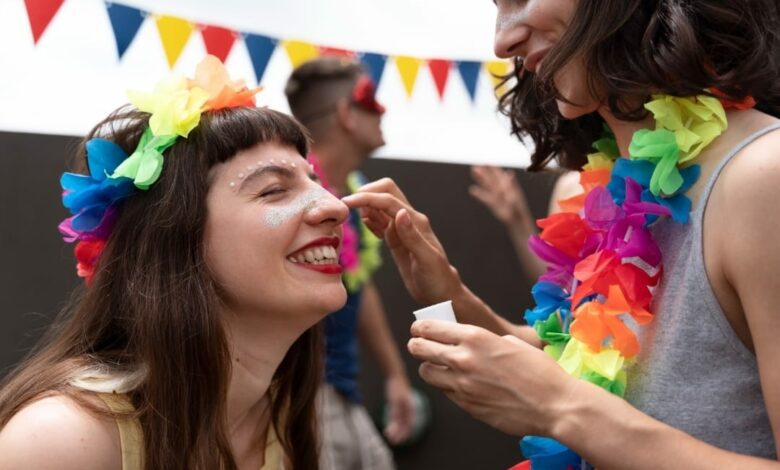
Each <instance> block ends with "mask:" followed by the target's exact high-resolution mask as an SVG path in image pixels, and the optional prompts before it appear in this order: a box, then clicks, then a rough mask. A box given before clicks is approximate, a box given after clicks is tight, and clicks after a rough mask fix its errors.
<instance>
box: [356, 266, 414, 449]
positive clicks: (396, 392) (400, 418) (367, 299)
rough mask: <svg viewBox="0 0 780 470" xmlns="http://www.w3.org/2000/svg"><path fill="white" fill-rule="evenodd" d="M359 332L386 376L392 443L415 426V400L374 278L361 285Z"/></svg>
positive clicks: (389, 433)
mask: <svg viewBox="0 0 780 470" xmlns="http://www.w3.org/2000/svg"><path fill="white" fill-rule="evenodd" d="M358 335H359V336H360V340H361V343H362V344H363V346H364V347H368V349H369V350H370V351H371V354H372V356H373V357H374V359H375V360H376V362H377V364H378V365H379V368H380V369H381V370H382V374H383V375H384V377H385V396H386V397H387V403H388V405H389V406H390V420H389V422H388V423H387V426H386V427H385V429H384V433H385V436H386V437H387V438H388V440H390V442H392V443H393V444H398V443H401V442H403V441H405V440H406V439H407V438H408V437H409V435H410V434H411V432H412V429H413V426H414V402H413V398H412V389H411V386H410V385H409V377H408V375H407V374H406V368H405V367H404V363H403V361H402V360H401V354H400V352H399V351H398V347H397V346H396V343H395V340H394V339H393V335H392V333H391V332H390V327H389V326H388V324H387V317H386V316H385V309H384V306H383V305H382V299H381V298H380V296H379V291H378V290H377V288H376V286H375V285H374V283H373V282H371V281H369V282H368V283H366V285H365V286H363V293H362V299H361V301H360V314H359V315H358Z"/></svg>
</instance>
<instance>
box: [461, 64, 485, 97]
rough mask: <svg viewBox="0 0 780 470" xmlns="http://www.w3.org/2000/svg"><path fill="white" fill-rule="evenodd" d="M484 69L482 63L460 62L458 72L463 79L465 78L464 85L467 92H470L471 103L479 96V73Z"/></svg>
mask: <svg viewBox="0 0 780 470" xmlns="http://www.w3.org/2000/svg"><path fill="white" fill-rule="evenodd" d="M481 69H482V63H481V62H471V61H465V60H464V61H460V62H458V71H459V72H460V76H461V78H463V84H464V85H466V90H468V92H469V96H470V97H471V101H474V97H475V96H476V94H477V79H478V78H479V71H480V70H481Z"/></svg>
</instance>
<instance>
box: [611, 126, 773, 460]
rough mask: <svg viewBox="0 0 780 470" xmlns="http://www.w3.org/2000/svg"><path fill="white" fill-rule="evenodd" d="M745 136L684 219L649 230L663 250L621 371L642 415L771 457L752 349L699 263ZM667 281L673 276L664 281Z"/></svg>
mask: <svg viewBox="0 0 780 470" xmlns="http://www.w3.org/2000/svg"><path fill="white" fill-rule="evenodd" d="M774 129H780V124H775V125H772V126H770V127H767V128H765V129H763V130H761V131H758V132H756V133H755V134H753V135H751V136H749V137H748V138H746V139H745V140H743V141H742V142H740V143H739V144H738V145H737V146H736V147H735V148H733V149H732V150H731V151H730V152H729V153H728V154H727V155H726V156H725V158H723V160H722V161H721V162H720V164H719V165H718V167H717V168H716V170H715V171H714V172H713V174H712V176H711V178H710V180H709V181H708V182H707V185H706V186H705V188H704V191H703V193H702V195H701V198H700V200H699V202H698V205H697V207H695V209H694V210H693V213H692V214H691V220H690V222H689V223H688V224H685V225H682V224H678V223H676V222H673V221H671V220H663V221H660V222H659V223H657V224H656V225H655V226H654V227H653V228H652V231H653V235H654V237H655V239H656V241H657V242H658V245H659V246H660V248H661V252H662V253H663V254H664V276H663V280H662V281H661V284H660V286H659V287H658V289H657V290H656V292H655V298H654V301H653V305H652V311H653V312H654V313H655V319H654V321H653V322H652V323H651V324H650V325H648V326H646V327H643V328H642V329H641V331H640V333H639V340H640V345H641V351H640V353H639V357H638V358H637V361H636V363H635V364H634V365H633V366H632V367H631V368H630V369H629V370H628V387H627V389H626V400H628V401H629V402H630V403H632V404H633V405H634V406H635V407H637V408H638V409H640V410H642V411H643V412H645V413H647V414H648V415H650V416H652V417H654V418H656V419H658V420H660V421H662V422H664V423H667V424H669V425H670V426H673V427H675V428H677V429H680V430H682V431H684V432H686V433H688V434H690V435H692V436H694V437H695V438H697V439H700V440H702V441H705V442H708V443H709V444H712V445H714V446H717V447H720V448H722V449H726V450H730V451H733V452H738V453H741V454H750V455H755V456H760V457H766V458H771V459H775V458H776V455H777V450H776V449H775V444H774V438H773V436H772V429H771V427H770V424H769V418H768V416H767V412H766V406H765V405H764V398H763V396H762V393H761V383H760V380H759V375H758V366H757V364H756V358H755V355H754V354H753V353H751V352H750V350H748V349H747V348H746V347H745V345H744V344H742V342H741V341H740V340H739V338H738V337H737V336H736V334H735V333H734V331H733V330H732V328H731V325H729V323H728V320H727V319H726V317H725V315H724V313H723V311H722V310H721V308H720V305H719V303H718V301H717V299H716V297H715V294H714V293H713V291H712V286H710V282H709V279H708V278H707V274H706V271H705V269H704V250H703V246H702V223H703V218H704V209H705V208H706V205H707V200H708V199H709V196H710V194H711V192H712V188H713V186H714V185H715V182H716V181H717V179H718V176H719V175H720V172H721V171H722V170H723V168H724V167H725V166H726V164H727V163H728V162H729V161H730V160H731V159H732V158H733V157H734V155H735V154H736V153H738V152H739V151H740V150H742V149H743V148H744V147H745V146H746V145H748V144H749V143H751V142H753V141H754V140H756V139H757V138H758V137H761V136H762V135H764V134H766V133H768V132H770V131H772V130H774ZM670 280H673V282H669V281H670Z"/></svg>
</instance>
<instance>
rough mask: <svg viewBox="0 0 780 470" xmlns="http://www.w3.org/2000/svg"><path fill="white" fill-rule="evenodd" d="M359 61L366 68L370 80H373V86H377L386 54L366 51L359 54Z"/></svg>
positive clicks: (383, 68) (385, 60) (383, 67)
mask: <svg viewBox="0 0 780 470" xmlns="http://www.w3.org/2000/svg"><path fill="white" fill-rule="evenodd" d="M360 61H361V62H363V65H365V66H366V68H367V69H368V73H369V75H371V80H373V82H374V86H375V87H377V88H379V80H381V79H382V72H383V71H384V70H385V63H386V62H387V56H386V55H382V54H375V53H373V52H366V53H363V54H361V55H360Z"/></svg>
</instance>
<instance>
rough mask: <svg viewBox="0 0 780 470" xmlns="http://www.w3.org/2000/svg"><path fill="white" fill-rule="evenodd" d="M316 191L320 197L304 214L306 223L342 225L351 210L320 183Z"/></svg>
mask: <svg viewBox="0 0 780 470" xmlns="http://www.w3.org/2000/svg"><path fill="white" fill-rule="evenodd" d="M311 184H314V185H317V189H315V190H316V191H318V192H319V195H318V197H317V198H316V199H315V200H313V201H312V202H311V204H310V206H309V207H308V208H306V210H305V212H304V221H305V222H306V223H308V224H310V225H321V224H332V225H341V224H342V223H344V221H345V220H347V217H348V216H349V208H348V207H347V205H346V204H344V203H343V202H341V199H339V198H337V197H336V196H334V195H332V194H331V193H329V192H328V191H327V190H326V189H324V188H323V187H322V186H320V185H319V184H318V183H315V182H313V181H312V182H311Z"/></svg>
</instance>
